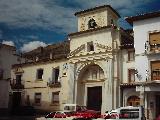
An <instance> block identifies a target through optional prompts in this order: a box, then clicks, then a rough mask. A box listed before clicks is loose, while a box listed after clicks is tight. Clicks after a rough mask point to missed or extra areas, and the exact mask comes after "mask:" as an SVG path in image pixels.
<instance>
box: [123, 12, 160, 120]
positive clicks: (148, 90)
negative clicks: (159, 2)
mask: <svg viewBox="0 0 160 120" xmlns="http://www.w3.org/2000/svg"><path fill="white" fill-rule="evenodd" d="M126 20H127V21H128V22H129V23H130V24H132V25H133V31H134V45H135V72H136V73H135V81H136V84H134V85H132V89H131V88H128V90H127V91H125V92H124V96H125V95H127V94H133V95H134V96H138V97H139V98H138V97H135V99H137V101H138V99H140V101H139V102H140V104H141V105H143V106H144V107H145V112H146V117H147V119H149V120H152V119H154V118H156V117H157V116H158V115H159V114H160V89H159V83H160V82H159V80H160V78H159V70H160V66H159V65H160V61H159V60H160V57H159V44H160V28H159V26H160V12H153V13H146V14H142V15H138V16H133V17H128V18H126ZM129 91H130V92H129ZM124 96H123V97H124Z"/></svg>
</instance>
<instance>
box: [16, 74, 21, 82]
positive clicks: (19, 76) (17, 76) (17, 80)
mask: <svg viewBox="0 0 160 120" xmlns="http://www.w3.org/2000/svg"><path fill="white" fill-rule="evenodd" d="M21 78H22V75H16V84H21V81H22V79H21Z"/></svg>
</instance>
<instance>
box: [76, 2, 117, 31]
mask: <svg viewBox="0 0 160 120" xmlns="http://www.w3.org/2000/svg"><path fill="white" fill-rule="evenodd" d="M75 16H77V17H78V32H80V31H86V30H89V29H94V28H100V27H104V26H108V25H111V24H112V25H113V24H114V25H116V26H117V20H118V18H119V17H120V15H119V14H118V13H117V12H116V11H115V10H114V9H113V8H112V7H111V6H110V5H104V6H99V7H95V8H91V9H87V10H84V11H80V12H76V13H75Z"/></svg>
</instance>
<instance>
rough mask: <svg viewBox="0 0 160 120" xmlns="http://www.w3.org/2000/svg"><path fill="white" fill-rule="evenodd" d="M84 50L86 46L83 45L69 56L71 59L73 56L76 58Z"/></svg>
mask: <svg viewBox="0 0 160 120" xmlns="http://www.w3.org/2000/svg"><path fill="white" fill-rule="evenodd" d="M84 49H85V44H82V45H81V46H79V47H78V48H76V49H75V50H73V51H71V52H70V54H69V57H72V56H75V55H76V54H79V53H80V52H81V51H83V50H84Z"/></svg>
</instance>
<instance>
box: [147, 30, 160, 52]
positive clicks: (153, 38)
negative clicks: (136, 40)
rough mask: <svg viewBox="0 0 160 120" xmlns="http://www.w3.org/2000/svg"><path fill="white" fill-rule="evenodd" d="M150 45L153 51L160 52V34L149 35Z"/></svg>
mask: <svg viewBox="0 0 160 120" xmlns="http://www.w3.org/2000/svg"><path fill="white" fill-rule="evenodd" d="M149 44H150V49H151V51H152V50H157V49H158V50H160V32H155V33H150V34H149Z"/></svg>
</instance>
